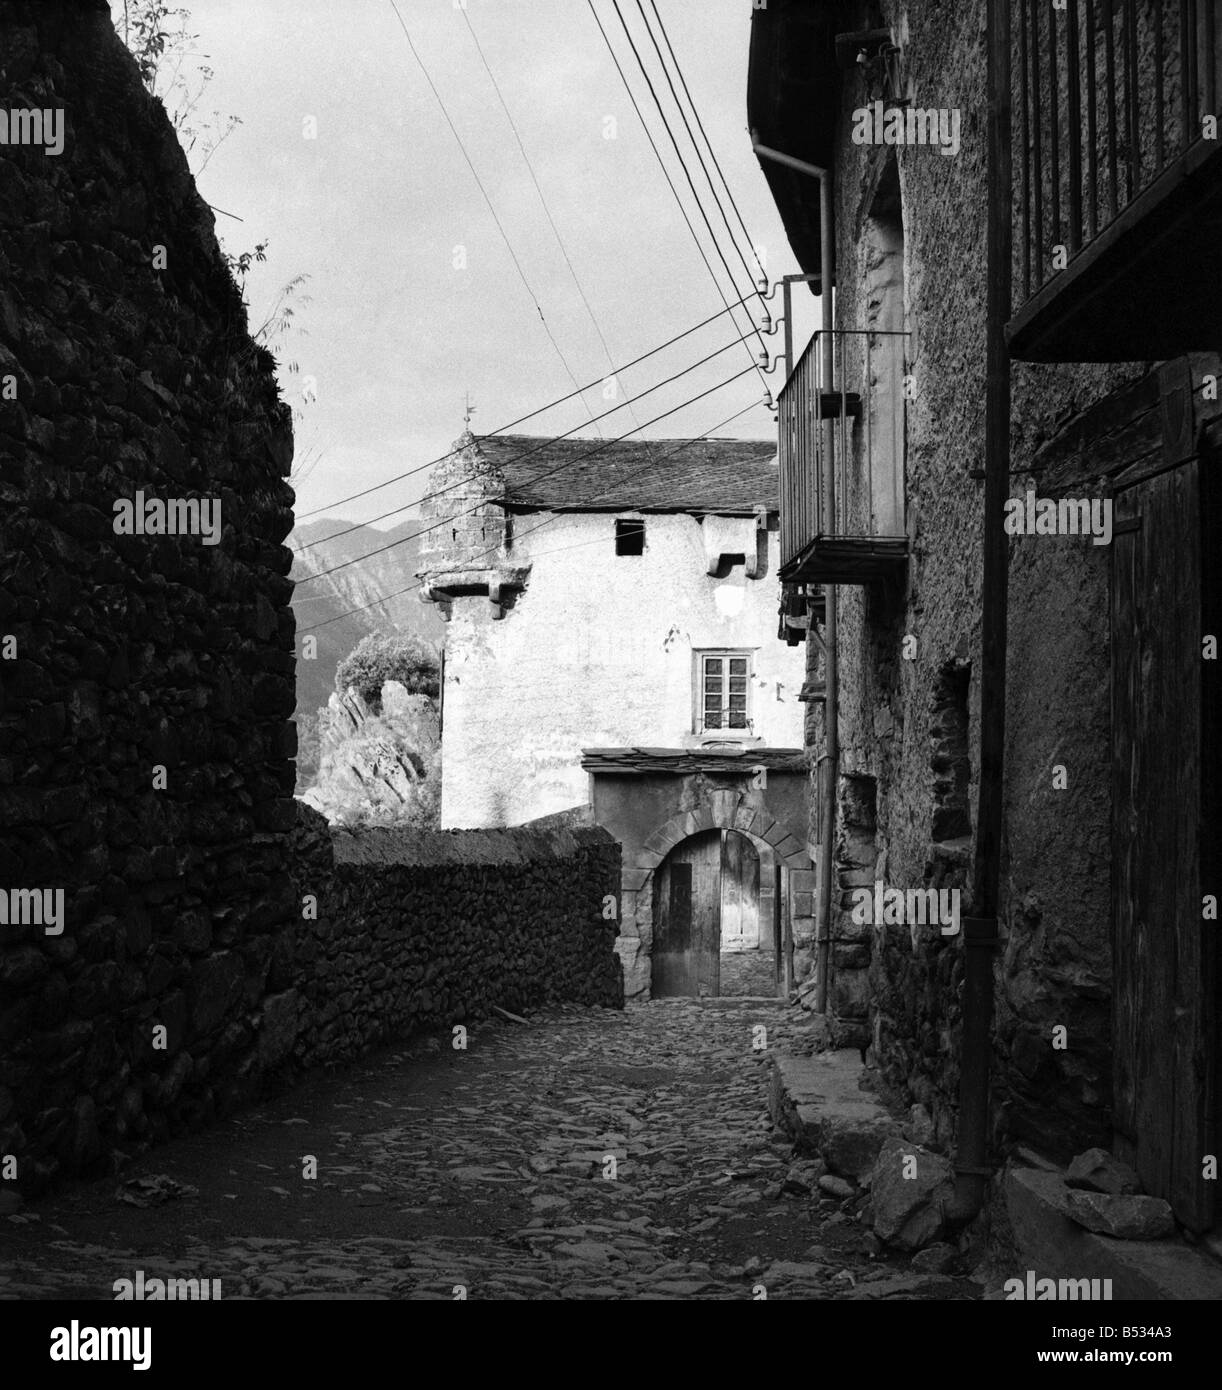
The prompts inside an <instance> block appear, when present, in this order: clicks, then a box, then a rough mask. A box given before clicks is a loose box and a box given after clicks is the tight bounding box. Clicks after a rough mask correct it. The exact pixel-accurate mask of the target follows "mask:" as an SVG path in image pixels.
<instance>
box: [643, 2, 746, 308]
mask: <svg viewBox="0 0 1222 1390" xmlns="http://www.w3.org/2000/svg"><path fill="white" fill-rule="evenodd" d="M637 3H638V4H639V3H640V0H637ZM649 7H650V9H652V10H653V13H654V17H655V18H656V19H657V21H658V28H659V30H660V31H661V33H662V38H663V40H664V41H665V43H666V51H667V52H668V53H669V54H670V58H671V62H672V63H673V64H674V68H675V72H676V73H678V75H679V82H680V85H681V86H682V87H683V94H684V96H686V97H687V101H688V105H689V106H690V107H691V108H692V115H693V116H695V118H696V125H697V126H698V127H699V130H700V134H701V135H703V136H704V143H705V144H706V145H707V146H708V151H709V157H710V158H711V159H712V161H713V167H714V168H715V169H716V170H717V174H718V177H719V178H720V179H721V183H722V187H723V188H724V189H725V190H726V197H727V198H728V199H729V200H730V206H731V207H732V208H733V209H734V216H735V217H737V218H738V225H739V226H740V227H741V228H742V229H743V236H744V237H745V238H746V242H747V245H748V246H749V247H750V248H751V254H752V255H753V256H754V255H755V242H754V241H752V239H751V233H750V232H749V231H748V230H747V224H746V222H744V221H743V215H742V213H741V212H739V210H738V203H737V202H736V201H735V198H734V194H733V192H732V191H731V188H730V184H729V181H728V180H727V178H726V176H725V172H724V171H723V170H722V167H721V161H720V160H719V159H718V158H717V151H716V150H714V148H713V142H712V141H711V140H710V139H709V136H708V132H707V131H706V130H705V128H704V122H703V121H702V120H701V119H700V111H699V110H698V108H697V106H696V103H695V101H694V100H693V98H692V94H691V92H690V90H689V89H688V85H687V79H686V78H685V77H684V76H683V69H682V68H681V67H680V66H679V59H678V58H677V57H676V56H675V50H674V48H673V47H672V46H671V42H670V35H669V34H668V33H667V32H666V25H665V24H663V22H662V16H661V14H660V13H659V11H658V7H657V5H656V4H655V3H654V0H649ZM688 133H689V134H690V133H691V132H690V131H689V132H688ZM759 269H760V271H761V272H762V271H763V266H762V265H761V266H760V267H759ZM753 283H754V280H753ZM757 293H758V291H757Z"/></svg>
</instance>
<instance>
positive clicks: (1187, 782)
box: [1111, 461, 1218, 1231]
mask: <svg viewBox="0 0 1222 1390" xmlns="http://www.w3.org/2000/svg"><path fill="white" fill-rule="evenodd" d="M1198 487H1199V465H1198V463H1196V462H1195V461H1194V462H1192V463H1189V464H1186V465H1184V466H1183V467H1180V468H1176V469H1173V470H1171V471H1169V472H1166V473H1163V474H1161V475H1159V476H1156V477H1153V478H1149V479H1147V480H1146V481H1144V482H1142V483H1139V484H1137V485H1136V486H1134V487H1132V488H1130V489H1128V490H1127V491H1124V492H1122V493H1121V494H1120V495H1119V496H1118V498H1117V500H1116V506H1115V521H1114V527H1113V530H1114V535H1113V540H1112V565H1113V570H1112V596H1111V610H1112V611H1111V636H1112V922H1113V968H1114V998H1113V1014H1112V1031H1113V1044H1114V1096H1113V1122H1114V1125H1115V1130H1116V1149H1117V1151H1118V1153H1120V1154H1121V1156H1123V1157H1125V1158H1127V1159H1128V1160H1129V1161H1130V1162H1131V1163H1133V1165H1134V1166H1135V1167H1136V1169H1137V1171H1138V1173H1139V1174H1140V1176H1141V1178H1142V1181H1143V1183H1144V1184H1145V1188H1146V1191H1147V1192H1149V1193H1151V1194H1153V1195H1154V1196H1158V1197H1163V1198H1165V1199H1166V1200H1167V1201H1168V1202H1170V1203H1171V1205H1172V1207H1173V1208H1174V1210H1175V1213H1176V1215H1177V1216H1178V1217H1179V1219H1180V1220H1181V1221H1182V1222H1184V1224H1185V1225H1187V1226H1188V1227H1190V1228H1191V1229H1193V1230H1197V1231H1202V1230H1205V1229H1208V1227H1209V1226H1210V1225H1211V1223H1212V1219H1213V1204H1214V1195H1213V1192H1214V1188H1215V1187H1216V1186H1217V1184H1216V1182H1209V1181H1206V1180H1204V1179H1203V1176H1202V1159H1203V1157H1204V1156H1205V1155H1206V1154H1208V1153H1213V1152H1215V1151H1216V1150H1215V1147H1214V1143H1213V1140H1214V1135H1213V1134H1212V1133H1211V1129H1212V1120H1213V1115H1212V1110H1213V1096H1214V1087H1215V1051H1214V1028H1215V1018H1216V990H1217V977H1216V974H1215V970H1214V946H1213V941H1212V937H1211V936H1210V935H1209V934H1210V933H1211V932H1212V931H1216V930H1217V927H1216V925H1215V924H1214V923H1211V922H1208V921H1203V920H1202V906H1201V900H1202V895H1203V894H1205V893H1208V892H1217V891H1218V890H1217V887H1216V885H1207V884H1205V883H1204V882H1203V878H1204V875H1203V872H1202V869H1203V865H1202V848H1203V844H1202V841H1203V834H1202V818H1203V815H1204V813H1205V804H1204V801H1203V792H1205V791H1206V788H1207V775H1203V774H1204V773H1205V770H1204V769H1203V768H1202V758H1203V756H1205V747H1206V745H1205V743H1204V741H1203V733H1204V730H1203V725H1202V713H1203V711H1202V688H1203V672H1202V665H1203V663H1202V648H1201V640H1202V634H1203V630H1205V629H1203V626H1202V622H1203V617H1204V614H1203V610H1202V590H1201V546H1200V532H1199V526H1200V524H1201V523H1200V508H1199V497H1198Z"/></svg>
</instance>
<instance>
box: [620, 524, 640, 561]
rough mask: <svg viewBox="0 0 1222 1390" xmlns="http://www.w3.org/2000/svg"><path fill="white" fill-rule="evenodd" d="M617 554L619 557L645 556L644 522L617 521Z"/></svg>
mask: <svg viewBox="0 0 1222 1390" xmlns="http://www.w3.org/2000/svg"><path fill="white" fill-rule="evenodd" d="M615 553H616V554H617V555H644V553H645V523H644V522H643V521H616V523H615Z"/></svg>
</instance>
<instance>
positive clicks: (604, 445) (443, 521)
mask: <svg viewBox="0 0 1222 1390" xmlns="http://www.w3.org/2000/svg"><path fill="white" fill-rule="evenodd" d="M749 371H751V368H750V367H744V368H743V369H742V371H741V372H737V373H735V375H734V376H731V377H727V378H726V379H725V380H724V381H719V382H718V383H717V384H716V385H715V386H710V387H709V388H708V390H707V391H701V392H700V394H699V395H696V396H692V397H690V398H689V399H688V400H686V401H681V402H680V403H679V404H678V405H676V406H672V407H671V408H670V409H669V410H664V411H663V412H662V413H661V414H660V415H655V416H654V417H653V419H652V420H647V421H646V422H645V424H644V425H641V426H639V427H638V428H640V429H647V428H648V427H649V426H650V425H656V424H657V423H658V421H659V420H665V419H666V417H667V416H668V415H674V414H676V413H677V412H678V411H680V410H684V409H686V407H687V406H689V405H695V403H696V402H697V401H701V400H703V399H704V398H705V396H711V395H712V394H713V392H714V391H720V390H721V388H722V387H723V386H729V385H730V384H731V383H732V382H735V381H738V380H739V378H740V377H744V376H746V375H747V373H748V372H749ZM635 432H636V431H635V430H629V431H628V432H627V433H626V434H622V435H620V436H619V437H618V438H617V439H604V440H602V441H601V443H599V444H596V445H595V446H594V448H593V449H587V450H586V452H585V453H584V454H578V455H577V457H576V458H573V459H567V460H566V461H565V462H564V463H561V464H558V465H557V466H556V467H555V468H549V469H547V470H546V471H545V472H543V473H539V474H537V475H536V476H535V477H534V478H532V479H531V482H532V483H537V482H541V481H542V480H543V479H544V478H550V477H552V475H553V474H556V473H560V472H563V471H564V470H565V469H566V468H572V467H573V466H574V465H575V464H578V463H584V462H585V460H586V459H589V458H593V456H594V455H595V454H601V453H602V452H603V450H604V449H609V448H610V447H611V445H612V444H622V443H623V442H624V440H625V439H627V438H628V437H629V435H632V434H634V433H635ZM484 505H485V502H483V501H480V502H477V503H475V505H474V506H471V507H468V508H466V510H465V511H461V512H455V513H454V515H453V516H446V517H441V518H440V519H439V520H437V521H435V522H433V523H432V524H431V525H429V526H424V527H422V528H421V529H420V530H419V531H414V532H412V534H411V535H410V536H400V537H399V539H398V540H397V541H392V542H391V543H390V544H389V545H383V546H380V547H379V548H378V549H377V550H371V551H369V552H368V553H367V554H365V555H356V556H353V558H352V559H351V560H344V561H342V562H341V563H340V564H338V565H332V566H331V568H330V569H325V570H320V571H319V572H318V573H317V574H312V575H310V576H309V577H308V578H306V579H303V580H301V583H302V584H312V583H313V582H314V581H315V580H316V579H324V578H326V576H327V575H329V574H335V573H336V572H337V571H338V570H342V569H347V568H348V567H349V565H357V564H360V563H362V562H363V561H365V560H371V559H372V558H373V557H374V556H375V555H381V554H384V553H385V552H386V551H388V550H394V548H395V547H396V546H399V545H405V544H406V543H407V542H408V541H412V540H415V539H416V538H417V537H418V536H423V535H425V534H427V533H428V532H429V531H436V530H437V529H438V527H441V526H449V525H451V524H452V523H453V522H454V521H456V520H457V519H458V517H460V516H470V514H471V513H472V512H476V511H479V509H480V508H481V507H482V506H484Z"/></svg>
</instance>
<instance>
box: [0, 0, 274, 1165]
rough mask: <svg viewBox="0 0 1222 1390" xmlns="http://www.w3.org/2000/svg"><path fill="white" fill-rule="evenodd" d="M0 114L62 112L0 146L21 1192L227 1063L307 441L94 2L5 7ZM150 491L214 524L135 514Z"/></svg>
mask: <svg viewBox="0 0 1222 1390" xmlns="http://www.w3.org/2000/svg"><path fill="white" fill-rule="evenodd" d="M0 106H2V107H3V108H4V109H5V110H6V111H11V110H14V109H16V110H38V111H39V112H41V113H43V114H44V121H45V122H46V123H48V124H49V125H52V124H53V126H54V128H55V129H58V130H59V131H60V133H61V134H62V136H63V146H62V150H61V151H60V152H59V153H54V152H52V150H51V149H50V148H48V147H46V146H45V145H39V144H20V143H13V142H11V141H10V143H6V144H0V188H3V195H2V196H0V889H2V890H4V897H5V907H6V911H5V912H3V913H0V1159H2V1158H3V1157H4V1156H9V1157H15V1158H16V1160H17V1169H18V1176H17V1181H18V1182H19V1183H20V1184H21V1185H23V1186H25V1187H27V1188H32V1187H37V1186H39V1185H40V1184H42V1183H44V1182H45V1181H47V1180H48V1179H49V1178H51V1177H52V1176H53V1175H54V1174H55V1173H56V1172H57V1171H60V1170H66V1171H79V1170H82V1169H86V1168H88V1167H90V1166H91V1165H93V1164H96V1163H97V1162H99V1161H100V1159H101V1157H102V1156H103V1154H104V1153H105V1152H107V1151H108V1150H110V1149H113V1148H115V1147H121V1148H123V1149H125V1150H128V1149H130V1147H131V1145H132V1143H133V1142H143V1141H144V1140H148V1139H156V1138H160V1137H164V1136H165V1135H166V1134H167V1133H169V1132H170V1130H171V1128H172V1127H173V1126H174V1125H175V1124H179V1123H188V1122H193V1121H196V1120H199V1119H202V1118H204V1117H206V1116H207V1115H208V1114H210V1113H212V1112H213V1110H215V1108H216V1107H217V1106H218V1105H219V1104H221V1103H222V1100H223V1099H224V1098H225V1097H226V1096H227V1095H228V1093H229V1092H230V1091H231V1090H232V1089H233V1088H234V1086H235V1085H238V1084H239V1083H240V1081H241V1071H242V1066H243V1059H244V1057H246V1056H248V1055H249V1053H250V1050H251V1047H252V1045H253V1042H254V1029H255V1027H256V1026H257V1023H258V1000H259V999H260V997H261V995H262V994H263V992H264V990H265V989H266V988H267V987H268V974H269V971H270V969H271V958H272V956H273V941H274V940H275V938H276V935H277V933H278V931H280V930H281V929H282V927H283V926H284V924H285V923H286V922H290V921H291V918H292V914H293V899H292V879H291V875H290V873H289V862H288V832H289V831H290V830H291V827H292V825H293V815H294V810H293V799H292V791H293V762H292V759H293V754H294V749H295V733H294V728H293V725H292V724H291V723H290V722H289V721H290V717H291V715H292V712H293V703H294V661H293V641H294V634H293V621H292V615H291V612H290V609H289V598H290V594H291V584H290V581H289V579H288V577H287V576H288V570H289V560H290V553H289V551H288V550H287V549H286V548H285V547H284V546H283V545H282V544H281V542H282V541H283V539H284V537H285V536H286V534H287V533H288V531H289V529H290V527H291V525H292V513H291V506H292V501H293V494H292V491H291V489H290V488H289V487H288V485H287V483H286V482H285V481H284V475H285V474H286V473H287V472H288V469H289V466H290V462H291V458H292V435H291V427H290V419H289V412H288V409H287V407H285V406H284V405H283V404H282V402H281V401H280V399H279V396H278V393H277V388H276V382H275V376H274V370H273V363H272V360H271V358H270V357H269V356H268V354H267V353H265V352H263V351H262V350H261V349H259V348H258V347H256V345H255V344H254V343H253V342H252V341H251V339H250V337H249V335H248V332H247V324H246V314H245V311H244V309H243V305H242V299H241V295H240V294H239V292H238V289H237V287H236V285H235V284H234V283H233V280H232V278H231V276H230V274H229V271H228V269H227V267H226V264H225V261H224V259H223V257H222V255H221V252H220V249H219V247H218V245H217V242H216V238H215V235H214V230H213V226H214V224H213V216H212V213H211V212H210V210H209V209H208V207H207V205H206V204H205V203H204V202H203V200H202V199H201V198H200V197H199V195H198V194H197V192H196V190H195V186H194V183H193V181H192V179H191V175H190V173H189V170H188V168H187V164H186V160H185V158H184V156H183V153H182V151H181V149H180V147H179V145H178V141H177V139H176V137H175V135H174V132H173V130H172V128H171V126H170V123H169V121H168V120H167V118H166V115H165V112H164V110H163V109H162V107H161V105H160V103H158V102H156V101H154V100H153V99H152V98H151V97H150V96H149V95H148V94H147V93H146V92H145V90H144V88H143V87H142V85H141V82H140V78H139V74H138V72H137V69H136V65H135V63H134V62H133V60H132V59H131V57H130V56H129V55H128V54H127V52H126V50H125V49H124V48H123V47H122V45H121V44H120V42H119V40H118V38H117V36H116V34H115V32H114V29H113V27H112V25H111V22H110V19H109V16H108V13H107V7H106V6H105V5H104V4H100V5H99V4H85V3H68V0H58V2H57V0H50V2H49V3H41V4H23V3H0ZM11 134H12V127H11V125H10V135H11ZM141 494H143V498H144V502H145V505H144V506H141V504H140V501H139V499H140V495H141ZM150 501H151V502H154V503H159V504H163V505H167V506H168V504H169V503H170V502H171V501H175V502H181V503H184V504H188V505H187V506H186V507H185V508H184V510H183V513H182V516H183V517H184V518H186V520H187V521H188V522H191V521H192V517H194V519H195V520H198V521H199V523H200V526H199V528H198V529H196V530H189V529H186V528H185V527H184V528H183V529H182V530H180V531H179V532H178V533H176V534H150V533H147V532H146V533H145V534H140V533H139V530H138V529H137V528H136V527H135V526H134V525H133V527H132V528H131V529H130V530H128V531H124V530H122V529H121V528H122V525H123V522H124V515H123V508H120V509H119V510H116V504H118V503H124V502H127V503H130V504H132V505H133V515H134V514H135V513H136V511H137V510H138V512H139V515H140V516H141V517H144V518H146V519H147V518H148V517H149V516H151V515H153V513H150V512H149V511H148V508H147V503H148V502H150ZM191 504H194V506H193V507H192V506H191ZM205 506H206V507H207V509H208V510H207V512H205V510H204V508H205ZM205 516H207V518H208V520H209V522H210V523H212V530H211V534H209V533H208V531H207V530H206V529H205V528H204V526H203V522H204V518H205ZM22 890H37V892H38V893H39V895H40V896H39V898H38V899H37V900H36V901H37V903H38V904H40V905H41V904H44V903H45V904H46V905H47V906H49V907H50V908H51V910H52V912H54V911H55V905H56V903H57V902H58V903H61V904H62V913H59V914H57V915H58V917H59V920H58V922H57V923H48V922H47V921H46V920H43V919H41V917H40V914H39V912H38V911H36V910H34V909H33V907H32V905H31V899H30V898H28V897H25V898H14V897H13V894H14V892H16V893H20V892H21V891H22ZM48 894H49V895H50V896H49V897H48V896H47V895H48ZM59 895H62V897H60V896H59ZM252 1020H253V1021H252ZM158 1029H163V1030H164V1032H158V1031H157V1030H158ZM9 1167H10V1169H11V1165H9ZM0 1171H3V1170H2V1169H0Z"/></svg>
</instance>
